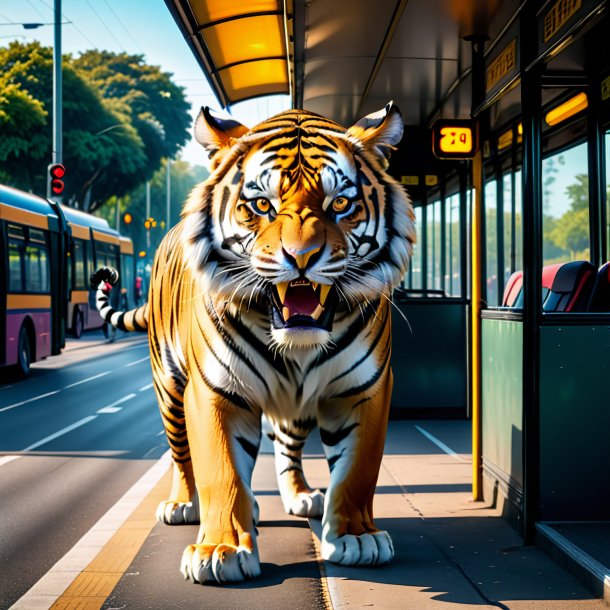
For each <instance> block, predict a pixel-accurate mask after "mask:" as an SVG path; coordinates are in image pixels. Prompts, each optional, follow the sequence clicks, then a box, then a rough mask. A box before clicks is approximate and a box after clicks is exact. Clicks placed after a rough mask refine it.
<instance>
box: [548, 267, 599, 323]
mask: <svg viewBox="0 0 610 610" xmlns="http://www.w3.org/2000/svg"><path fill="white" fill-rule="evenodd" d="M595 278H596V269H595V267H594V266H593V265H592V264H591V263H590V262H588V261H572V262H571V263H558V264H556V265H548V266H547V267H544V268H543V270H542V289H543V290H542V309H543V311H547V312H551V311H586V310H587V308H588V306H589V300H590V297H591V290H592V289H593V285H594V284H595Z"/></svg>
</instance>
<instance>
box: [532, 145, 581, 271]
mask: <svg viewBox="0 0 610 610" xmlns="http://www.w3.org/2000/svg"><path fill="white" fill-rule="evenodd" d="M542 181H543V182H542V185H543V186H542V188H543V193H542V195H543V205H544V208H543V209H544V213H543V222H542V230H543V257H544V265H545V266H547V265H552V264H554V263H563V262H569V261H573V260H589V258H590V254H589V251H590V250H589V247H590V246H589V176H588V170H587V146H586V144H584V143H583V144H580V145H578V146H575V147H574V148H570V149H569V150H566V151H564V152H561V153H558V154H556V155H553V156H551V157H548V158H546V159H544V160H543V161H542Z"/></svg>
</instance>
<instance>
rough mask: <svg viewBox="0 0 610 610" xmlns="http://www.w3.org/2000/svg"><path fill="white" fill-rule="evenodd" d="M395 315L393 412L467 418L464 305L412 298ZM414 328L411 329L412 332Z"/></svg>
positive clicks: (393, 330) (393, 321)
mask: <svg viewBox="0 0 610 610" xmlns="http://www.w3.org/2000/svg"><path fill="white" fill-rule="evenodd" d="M397 306H398V307H399V308H400V311H402V312H403V313H404V315H405V316H406V318H407V320H408V321H409V323H408V324H407V322H405V320H404V319H403V318H402V316H400V314H398V313H397V312H396V311H394V312H393V316H392V341H393V343H392V369H393V372H394V392H393V394H392V408H393V409H394V410H407V409H417V410H420V409H426V410H427V409H430V411H431V413H432V412H433V411H434V410H435V409H436V410H437V411H441V410H443V409H455V410H456V411H459V413H457V414H458V415H460V416H465V415H466V388H467V381H468V380H467V372H466V370H467V369H466V354H467V350H466V305H465V304H464V303H463V302H461V301H455V302H451V301H440V300H439V301H433V300H426V301H419V300H412V301H408V302H406V303H400V304H398V305H397ZM409 326H410V328H409Z"/></svg>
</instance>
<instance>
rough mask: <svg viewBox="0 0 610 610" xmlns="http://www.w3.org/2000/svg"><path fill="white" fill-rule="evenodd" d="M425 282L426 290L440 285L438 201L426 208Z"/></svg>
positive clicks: (434, 288) (435, 288)
mask: <svg viewBox="0 0 610 610" xmlns="http://www.w3.org/2000/svg"><path fill="white" fill-rule="evenodd" d="M426 238H427V242H428V243H427V257H428V258H427V263H428V265H427V283H426V288H427V289H428V290H437V289H438V288H439V287H440V244H439V242H440V201H435V202H434V203H431V204H430V205H428V207H427V208H426Z"/></svg>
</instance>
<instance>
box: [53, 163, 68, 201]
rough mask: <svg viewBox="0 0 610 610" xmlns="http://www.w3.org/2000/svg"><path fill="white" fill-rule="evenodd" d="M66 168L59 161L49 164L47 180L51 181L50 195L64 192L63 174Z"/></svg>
mask: <svg viewBox="0 0 610 610" xmlns="http://www.w3.org/2000/svg"><path fill="white" fill-rule="evenodd" d="M65 175H66V168H65V167H64V166H63V165H62V164H61V163H52V164H51V165H49V182H50V183H51V189H50V193H51V195H61V194H62V193H63V192H64V188H65V186H66V185H65V184H64V176H65Z"/></svg>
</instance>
